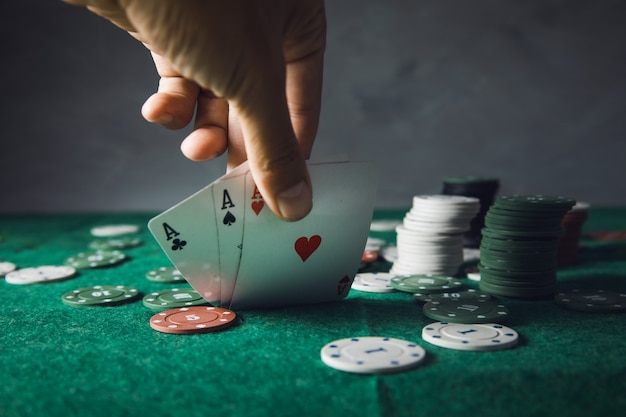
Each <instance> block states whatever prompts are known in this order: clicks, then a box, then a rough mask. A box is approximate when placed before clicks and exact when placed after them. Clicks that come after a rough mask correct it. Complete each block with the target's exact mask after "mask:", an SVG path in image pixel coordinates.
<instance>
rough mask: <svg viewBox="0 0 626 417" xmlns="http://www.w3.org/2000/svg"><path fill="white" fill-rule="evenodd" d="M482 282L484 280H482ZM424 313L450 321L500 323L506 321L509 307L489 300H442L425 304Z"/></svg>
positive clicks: (439, 319)
mask: <svg viewBox="0 0 626 417" xmlns="http://www.w3.org/2000/svg"><path fill="white" fill-rule="evenodd" d="M481 283H482V280H481ZM423 311H424V315H425V316H427V317H429V318H431V319H434V320H438V321H443V322H449V323H467V324H475V323H499V322H502V321H505V320H506V319H507V318H508V315H509V309H508V308H506V307H505V306H504V305H502V304H498V303H495V302H493V301H489V300H454V299H448V300H442V301H431V302H429V303H426V304H424V307H423Z"/></svg>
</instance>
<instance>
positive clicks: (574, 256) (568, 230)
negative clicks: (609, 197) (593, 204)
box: [558, 202, 589, 266]
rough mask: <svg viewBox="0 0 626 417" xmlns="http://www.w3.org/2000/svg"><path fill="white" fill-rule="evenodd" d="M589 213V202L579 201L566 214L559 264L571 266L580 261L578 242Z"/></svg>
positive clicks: (562, 222)
mask: <svg viewBox="0 0 626 417" xmlns="http://www.w3.org/2000/svg"><path fill="white" fill-rule="evenodd" d="M588 215H589V204H587V203H583V202H578V203H576V205H575V206H574V207H573V208H572V209H571V210H570V211H568V212H567V214H565V217H563V220H562V221H561V226H562V228H563V232H562V233H561V236H559V249H558V265H559V266H569V265H574V264H576V263H578V243H579V242H580V236H581V233H582V228H583V224H584V223H585V221H586V220H587V217H588Z"/></svg>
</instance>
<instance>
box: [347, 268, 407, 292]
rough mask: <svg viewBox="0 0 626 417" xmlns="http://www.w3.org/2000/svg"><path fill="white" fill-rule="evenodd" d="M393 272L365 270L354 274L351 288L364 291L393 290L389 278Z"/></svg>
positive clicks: (392, 275)
mask: <svg viewBox="0 0 626 417" xmlns="http://www.w3.org/2000/svg"><path fill="white" fill-rule="evenodd" d="M393 277H395V275H394V274H390V273H388V272H365V273H362V274H356V276H355V277H354V281H352V289H353V290H357V291H364V292H378V293H383V292H395V291H396V290H395V289H394V288H393V287H392V286H391V278H393Z"/></svg>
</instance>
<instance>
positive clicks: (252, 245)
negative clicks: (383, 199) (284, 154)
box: [230, 162, 376, 309]
mask: <svg viewBox="0 0 626 417" xmlns="http://www.w3.org/2000/svg"><path fill="white" fill-rule="evenodd" d="M309 173H310V175H311V180H312V183H313V209H312V211H311V212H310V213H309V215H308V216H307V217H305V218H304V219H302V220H300V221H298V222H285V221H282V220H280V219H278V218H277V217H276V216H275V215H274V214H273V213H272V212H271V211H270V210H269V208H268V207H267V205H266V204H265V202H264V201H263V198H262V196H261V195H260V193H259V192H258V189H257V188H256V185H255V183H254V181H253V180H252V177H251V175H250V174H249V173H248V174H247V175H246V186H245V215H244V217H245V219H244V221H245V224H244V233H243V250H242V255H241V262H240V265H239V271H238V275H237V280H236V283H235V289H234V293H233V298H232V303H231V305H230V307H231V308H235V309H242V308H250V307H273V306H280V305H286V304H303V303H317V302H323V301H332V300H339V299H342V298H344V297H345V296H346V295H347V294H348V291H349V289H350V285H351V283H352V280H353V279H354V275H355V274H356V272H357V270H358V268H359V265H360V262H361V256H362V254H363V250H364V247H365V243H366V240H367V235H368V232H369V225H370V222H371V217H372V211H373V207H374V197H375V189H376V169H375V167H374V165H373V164H372V163H366V162H362V163H326V164H309Z"/></svg>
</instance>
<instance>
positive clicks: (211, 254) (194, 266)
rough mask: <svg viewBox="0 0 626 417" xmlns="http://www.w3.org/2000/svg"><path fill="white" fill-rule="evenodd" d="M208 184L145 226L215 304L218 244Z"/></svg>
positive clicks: (188, 279)
mask: <svg viewBox="0 0 626 417" xmlns="http://www.w3.org/2000/svg"><path fill="white" fill-rule="evenodd" d="M212 186H213V184H211V185H209V186H207V187H205V188H203V189H202V190H200V191H198V192H197V193H196V194H194V195H192V196H191V197H189V198H187V199H185V200H183V201H182V202H180V203H178V204H177V205H175V206H174V207H172V208H170V209H169V210H167V211H165V212H163V213H161V214H160V215H158V216H156V217H154V218H153V219H151V220H150V221H149V223H148V228H149V229H150V232H151V233H152V235H153V236H154V238H155V239H156V240H157V242H158V243H159V245H160V246H161V248H162V249H163V251H164V252H165V254H166V255H167V257H168V258H169V259H170V261H172V263H173V264H174V266H176V268H177V269H178V270H179V271H180V273H181V274H182V275H183V277H185V279H186V280H187V281H188V282H189V283H190V284H191V286H192V287H193V288H194V289H195V290H196V291H198V293H199V294H200V295H201V296H202V297H203V298H204V299H206V300H207V301H209V302H211V303H215V304H219V302H220V274H219V272H220V271H219V246H218V239H217V227H216V221H215V208H214V205H213V191H212Z"/></svg>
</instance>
